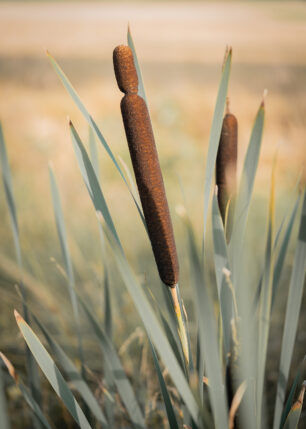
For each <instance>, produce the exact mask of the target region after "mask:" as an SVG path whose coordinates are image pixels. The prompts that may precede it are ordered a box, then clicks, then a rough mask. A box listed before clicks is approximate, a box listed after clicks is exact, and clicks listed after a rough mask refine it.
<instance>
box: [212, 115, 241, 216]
mask: <svg viewBox="0 0 306 429" xmlns="http://www.w3.org/2000/svg"><path fill="white" fill-rule="evenodd" d="M237 140H238V122H237V119H236V117H235V116H234V115H233V114H232V113H230V112H227V113H226V115H225V117H224V119H223V124H222V130H221V136H220V142H219V148H218V154H217V161H216V184H217V186H218V204H219V209H220V213H221V216H222V220H223V222H225V214H226V208H227V205H228V203H229V201H230V200H232V199H233V198H234V196H235V192H236V169H237Z"/></svg>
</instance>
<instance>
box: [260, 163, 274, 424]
mask: <svg viewBox="0 0 306 429" xmlns="http://www.w3.org/2000/svg"><path fill="white" fill-rule="evenodd" d="M275 168H276V157H275V159H274V162H273V167H272V178H271V191H270V201H269V215H268V234H267V241H266V252H265V269H264V276H263V282H262V289H261V298H260V303H259V316H258V317H259V328H258V330H259V338H258V369H257V400H256V405H257V419H259V420H258V422H259V424H258V427H261V426H262V403H263V393H264V376H265V367H266V358H267V348H268V338H269V331H270V318H271V306H272V287H273V267H274V254H273V239H274V238H273V237H274V217H275Z"/></svg>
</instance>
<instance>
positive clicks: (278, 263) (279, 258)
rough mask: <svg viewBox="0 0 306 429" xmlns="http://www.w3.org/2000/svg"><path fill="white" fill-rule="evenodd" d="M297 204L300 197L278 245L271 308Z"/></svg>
mask: <svg viewBox="0 0 306 429" xmlns="http://www.w3.org/2000/svg"><path fill="white" fill-rule="evenodd" d="M299 203H300V196H299V197H298V198H297V200H296V202H295V204H294V207H293V211H292V213H291V216H290V219H289V222H288V225H287V228H286V230H285V234H284V237H283V239H282V242H281V244H280V249H279V253H278V256H277V260H276V263H275V268H274V274H273V291H272V307H273V303H274V300H275V296H276V292H277V289H278V285H279V281H280V278H281V274H282V271H283V267H284V262H285V257H286V255H287V250H288V246H289V242H290V238H291V233H292V229H293V225H294V222H295V220H296V215H297V212H298V207H299Z"/></svg>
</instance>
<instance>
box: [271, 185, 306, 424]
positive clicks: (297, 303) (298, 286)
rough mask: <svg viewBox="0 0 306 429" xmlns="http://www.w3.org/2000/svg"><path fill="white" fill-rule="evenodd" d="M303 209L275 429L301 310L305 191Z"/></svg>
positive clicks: (305, 247)
mask: <svg viewBox="0 0 306 429" xmlns="http://www.w3.org/2000/svg"><path fill="white" fill-rule="evenodd" d="M302 198H303V207H302V214H301V220H300V226H299V232H298V239H297V245H296V249H295V255H294V262H293V268H292V274H291V279H290V285H289V293H288V299H287V309H286V317H285V325H284V331H283V340H282V349H281V357H280V367H279V377H278V383H277V392H276V401H275V410H274V422H273V429H278V427H279V424H280V419H281V413H282V409H283V405H284V400H285V392H286V386H287V380H288V374H289V369H290V363H291V358H292V353H293V347H294V340H295V336H296V330H297V323H298V317H299V313H300V308H301V302H302V294H303V286H304V278H305V268H306V192H305V189H304V190H303V197H302Z"/></svg>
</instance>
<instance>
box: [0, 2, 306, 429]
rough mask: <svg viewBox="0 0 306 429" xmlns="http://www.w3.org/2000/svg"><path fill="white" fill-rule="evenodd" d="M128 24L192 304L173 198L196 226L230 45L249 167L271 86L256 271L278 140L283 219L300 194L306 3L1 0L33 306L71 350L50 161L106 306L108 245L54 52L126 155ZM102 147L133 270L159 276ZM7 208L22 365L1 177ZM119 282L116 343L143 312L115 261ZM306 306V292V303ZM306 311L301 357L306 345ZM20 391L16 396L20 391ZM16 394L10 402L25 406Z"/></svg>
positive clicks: (254, 238) (89, 287) (234, 107)
mask: <svg viewBox="0 0 306 429" xmlns="http://www.w3.org/2000/svg"><path fill="white" fill-rule="evenodd" d="M128 23H129V24H130V27H131V31H132V34H133V38H134V42H135V45H136V49H137V52H138V57H139V60H140V63H141V68H142V73H143V79H144V83H145V88H146V93H147V97H148V101H149V107H150V112H151V117H152V123H153V128H154V132H155V137H156V143H157V148H158V152H159V155H160V161H161V166H162V170H163V173H164V178H165V185H166V190H167V194H168V198H169V205H170V209H171V213H172V217H173V223H174V229H175V233H176V236H177V241H178V251H179V255H180V260H181V265H182V270H181V271H182V279H183V280H182V286H181V288H182V290H183V295H184V296H185V299H186V301H187V305H188V296H189V295H188V287H187V286H188V285H186V288H185V290H184V284H183V283H184V281H185V282H186V283H188V270H187V268H186V269H185V256H186V243H185V241H184V234H183V231H182V225H181V219H180V218H179V216H177V213H176V212H177V211H176V208H177V207H178V206H180V205H181V204H185V205H186V207H187V210H188V213H189V215H190V217H191V219H192V221H193V222H194V225H195V229H196V232H197V234H198V236H199V237H200V236H201V232H202V208H203V187H204V185H203V180H204V167H205V157H206V151H207V143H208V137H209V130H210V124H211V120H212V115H213V109H214V103H215V100H216V95H217V90H218V82H219V79H220V75H221V66H222V61H223V56H224V51H225V48H226V46H227V45H229V46H232V48H233V64H232V72H231V80H230V87H229V96H230V108H231V111H232V112H233V113H234V114H235V115H236V116H237V118H238V122H239V171H240V168H241V165H242V161H243V158H244V154H245V150H246V146H247V143H248V139H249V136H250V132H251V126H252V123H253V120H254V118H255V115H256V111H257V109H258V106H259V104H260V102H261V100H262V96H263V92H264V90H265V89H267V90H268V96H267V98H266V124H265V130H264V138H263V146H262V152H261V159H260V164H259V170H258V174H257V179H256V188H255V202H254V204H253V206H252V207H253V208H252V210H251V215H250V221H249V225H250V228H249V233H248V237H249V242H250V246H251V248H253V249H254V259H253V262H254V267H251V272H252V270H253V269H254V272H256V269H257V268H258V267H260V266H261V265H262V260H263V259H262V258H263V251H264V244H265V233H266V215H267V196H268V192H269V184H270V174H271V163H272V160H273V157H274V154H275V151H276V149H277V148H278V161H277V222H279V221H280V219H281V218H282V216H283V215H284V214H285V213H286V208H288V207H289V206H290V204H292V202H293V199H294V195H295V194H294V189H295V186H296V182H297V179H298V177H299V174H300V173H301V170H302V166H303V163H304V161H305V153H306V150H305V136H306V121H305V112H306V83H305V82H306V54H305V53H306V3H305V2H294V1H288V2H280V1H273V2H266V1H265V2H251V1H246V2H235V1H227V2H218V1H215V2H213V1H211V2H203V1H202V2H200V1H199V2H176V1H169V2H146V1H139V2H133V3H131V2H128V1H125V2H117V1H113V2H104V1H101V2H98V1H97V2H85V1H84V2H82V1H79V2H72V1H70V2H53V3H52V2H44V1H42V2H25V1H24V2H16V1H10V2H2V1H1V2H0V40H1V43H0V94H1V95H0V120H1V122H2V126H3V129H4V134H5V139H6V144H7V148H8V155H9V160H10V164H11V167H12V173H13V181H14V191H15V195H16V204H17V209H18V215H19V222H20V231H21V241H22V248H23V253H24V258H25V266H26V271H27V275H28V276H29V278H28V281H29V283H30V284H31V297H32V299H33V302H32V305H33V308H34V309H35V310H36V311H37V312H39V313H40V314H42V315H43V318H44V321H45V323H47V324H49V325H50V326H53V324H55V325H57V328H58V329H59V330H60V331H62V334H61V335H65V336H66V338H69V341H67V343H66V346H67V347H68V348H69V347H70V348H71V352H72V353H73V350H74V347H75V341H74V339H73V338H71V337H69V332H70V331H69V329H70V328H69V320H70V317H71V311H70V309H69V308H70V307H69V300H68V294H67V290H66V287H65V280H64V279H63V278H62V276H61V273H60V271H59V270H58V267H57V264H62V260H61V254H60V248H59V244H58V239H57V235H56V229H55V222H54V217H53V210H52V203H51V193H50V186H49V179H48V162H49V161H52V163H53V166H54V170H55V173H56V175H57V179H58V184H59V187H60V191H61V197H62V205H63V210H64V214H65V220H66V222H67V232H68V237H69V244H70V248H71V252H72V255H73V261H74V265H75V270H76V273H77V284H78V288H79V290H80V291H82V292H84V293H86V295H88V296H89V298H90V299H92V301H94V302H95V305H96V306H97V312H98V313H100V314H101V315H102V308H103V307H102V298H101V295H102V293H101V273H102V266H101V260H100V259H101V258H100V255H101V253H100V249H99V240H98V229H97V224H96V219H95V213H94V210H93V209H92V206H91V202H90V201H89V198H88V195H87V192H86V189H85V187H84V185H83V183H82V179H81V176H80V174H79V171H78V168H77V164H76V160H75V157H74V153H73V149H72V145H71V141H70V137H69V130H68V119H67V117H68V116H69V117H70V118H71V119H72V120H73V122H74V124H75V126H76V127H77V129H78V131H79V132H80V135H81V136H82V138H83V140H84V141H85V142H87V141H88V127H87V124H86V122H85V121H84V119H83V118H82V117H81V115H80V113H79V111H78V110H77V108H76V107H75V105H74V104H73V102H72V100H71V99H70V97H69V96H68V95H67V93H66V91H65V89H64V88H63V86H62V85H61V83H60V82H59V80H58V78H57V76H56V75H55V72H54V70H53V69H52V67H51V65H50V63H49V61H48V58H47V56H46V50H49V51H50V53H51V54H52V55H53V56H54V57H55V58H56V60H57V61H58V62H59V64H60V65H61V67H62V68H63V69H64V71H65V72H66V74H67V76H68V77H69V79H70V81H71V82H72V84H73V85H74V87H75V88H76V90H77V92H78V93H79V95H80V97H81V99H82V100H83V102H84V103H85V105H86V107H87V108H88V110H89V112H90V113H91V114H92V116H93V117H94V118H95V120H96V121H97V123H98V124H99V126H100V128H101V130H102V132H103V134H104V136H105V138H106V140H107V142H108V144H109V145H110V146H111V148H112V151H113V152H114V153H115V154H116V155H117V156H120V157H121V158H122V159H123V160H124V162H126V163H127V164H128V165H129V166H130V161H129V154H128V150H127V144H126V140H125V135H124V130H123V126H122V119H121V115H120V107H119V104H120V100H121V96H122V94H121V93H120V92H119V90H118V88H117V85H116V82H115V78H114V72H113V66H112V51H113V49H114V47H115V46H117V45H118V44H123V43H124V44H125V43H126V32H127V25H128ZM98 149H99V160H100V167H101V182H102V184H103V187H104V191H105V196H106V198H107V201H108V202H109V205H110V209H111V212H112V215H113V217H114V220H115V222H116V225H117V228H118V231H119V234H120V236H121V237H122V241H123V243H124V245H125V248H126V251H127V253H128V257H129V259H130V261H131V264H132V265H133V267H134V269H135V272H136V273H137V275H139V277H140V278H141V279H143V280H148V279H149V281H151V280H152V283H153V282H154V281H157V274H156V269H155V267H154V263H153V258H152V254H151V250H150V245H149V243H148V241H147V239H146V237H145V233H144V231H143V228H142V225H141V222H140V220H139V218H138V215H137V212H136V210H135V208H134V206H133V203H132V201H131V198H130V196H129V194H128V192H127V189H126V187H125V185H124V183H123V182H122V180H121V179H120V177H119V175H118V173H117V171H116V170H115V167H114V166H113V165H112V163H111V161H110V159H109V158H108V156H107V154H106V152H105V151H104V149H103V148H102V146H98ZM0 214H1V219H2V221H1V227H0V239H1V244H0V271H1V283H0V296H1V299H0V332H1V334H0V349H1V350H4V351H5V352H6V353H7V354H8V356H9V357H11V359H12V361H13V362H14V363H15V364H16V365H17V366H20V368H21V370H22V365H23V362H24V356H23V351H22V350H23V349H22V341H21V339H20V338H19V337H18V332H17V328H16V326H15V322H14V318H13V308H14V307H16V306H17V307H18V308H19V305H20V304H19V299H18V295H17V294H16V291H15V288H14V283H15V282H16V280H15V279H16V272H17V271H16V266H15V263H14V260H15V255H14V248H13V242H12V236H11V230H10V227H9V218H8V212H7V207H6V202H5V199H4V193H3V188H2V191H1V192H0ZM291 256H292V255H291ZM291 262H292V258H291V260H290V258H289V260H288V261H287V266H286V270H285V272H284V276H283V280H282V282H283V287H284V288H286V286H288V279H289V276H290V264H291ZM110 263H111V262H110ZM250 276H251V274H250ZM112 288H113V290H114V297H113V302H114V309H115V310H114V311H115V313H114V314H115V315H116V314H117V316H115V341H116V342H117V343H118V344H119V345H122V344H123V343H124V341H125V340H126V339H127V338H128V337H129V335H130V333H131V332H133V330H134V329H135V328H136V327H137V326H138V325H139V320H138V318H137V316H136V315H135V311H134V309H133V307H132V305H131V303H130V301H129V299H128V297H127V295H126V292H125V290H124V289H123V288H122V285H121V282H120V279H119V277H118V276H117V275H116V273H114V274H113V279H112ZM284 290H285V289H284ZM96 296H98V298H99V299H97V298H96ZM285 299H286V294H285V292H284V295H283V297H282V296H280V297H278V311H277V314H278V315H280V316H282V315H283V309H284V305H285ZM46 308H47V309H48V311H46ZM116 309H117V310H116ZM304 309H305V303H304V304H303V309H302V314H303V312H304V311H303V310H304ZM116 311H117V313H116ZM304 313H305V312H304ZM277 314H276V316H275V323H274V326H273V329H272V333H271V336H270V337H271V340H270V349H271V352H272V353H273V351H274V353H275V359H273V361H272V362H270V363H269V365H270V368H271V371H269V377H270V379H271V380H270V381H271V383H272V382H274V381H275V376H276V375H275V369H277V358H278V355H277V350H279V346H280V341H281V336H280V334H279V332H280V329H281V327H282V326H281V321H280V320H281V317H279V320H278V316H277ZM305 321H306V319H305V315H304V316H303V319H302V320H301V323H300V329H299V333H298V336H297V346H296V353H295V360H294V362H295V363H296V362H298V361H299V360H300V359H301V357H302V356H303V354H304V353H305V342H306V330H305ZM61 335H59V338H60V339H61V338H62V337H61ZM88 341H89V343H90V341H91V340H90V338H89V339H88ZM303 346H304V348H303ZM90 347H91V348H90V353H89V356H88V359H89V361H91V362H92V364H93V366H94V365H95V364H96V362H98V358H97V357H96V354H95V349H94V345H93V344H91V343H90ZM132 358H133V354H131V359H126V366H127V368H130V371H131V372H132V371H134V370H135V368H134V369H133V367H134V365H133V362H132V361H133V359H132ZM10 395H11V396H12V397H14V392H13V390H11V392H10ZM17 399H18V398H17ZM17 399H16V398H14V400H13V401H12V402H13V403H14V404H15V405H16V401H17ZM14 401H15V402H14ZM18 404H19V403H18ZM19 407H20V415H23V414H22V413H26V411H25V410H24V408H23V406H22V404H19ZM15 418H16V419H17V416H15ZM17 420H18V419H17ZM17 420H16V423H15V424H16V427H18V421H17Z"/></svg>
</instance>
